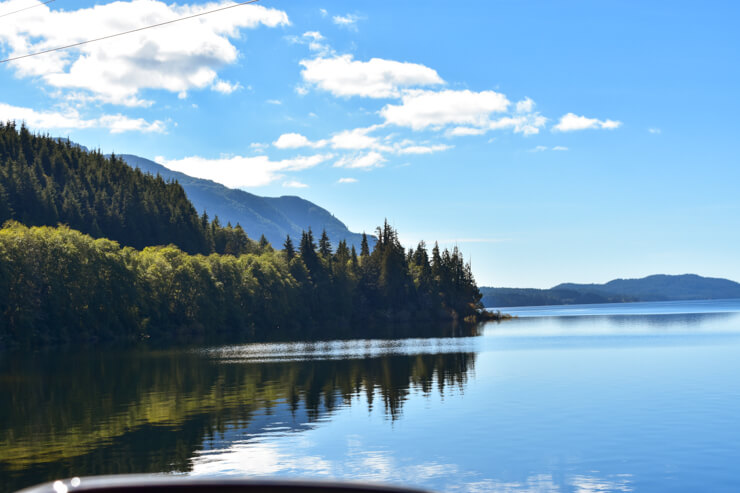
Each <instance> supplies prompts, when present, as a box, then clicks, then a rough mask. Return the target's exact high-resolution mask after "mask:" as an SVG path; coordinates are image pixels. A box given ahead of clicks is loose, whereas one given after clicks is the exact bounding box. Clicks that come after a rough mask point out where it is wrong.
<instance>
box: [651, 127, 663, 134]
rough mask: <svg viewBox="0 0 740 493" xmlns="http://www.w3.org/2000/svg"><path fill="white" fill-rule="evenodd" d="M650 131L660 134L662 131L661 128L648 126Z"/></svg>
mask: <svg viewBox="0 0 740 493" xmlns="http://www.w3.org/2000/svg"><path fill="white" fill-rule="evenodd" d="M648 132H650V133H651V134H659V133H661V130H660V129H659V128H655V127H653V128H648Z"/></svg>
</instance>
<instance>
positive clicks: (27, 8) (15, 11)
mask: <svg viewBox="0 0 740 493" xmlns="http://www.w3.org/2000/svg"><path fill="white" fill-rule="evenodd" d="M54 1H55V0H47V1H46V2H44V3H37V4H36V5H31V6H30V7H26V8H24V9H18V10H14V11H13V12H8V13H7V14H3V15H0V18H2V17H7V16H9V15H13V14H17V13H18V12H23V11H24V10H31V9H35V8H36V7H41V6H42V5H46V4H47V3H51V2H54Z"/></svg>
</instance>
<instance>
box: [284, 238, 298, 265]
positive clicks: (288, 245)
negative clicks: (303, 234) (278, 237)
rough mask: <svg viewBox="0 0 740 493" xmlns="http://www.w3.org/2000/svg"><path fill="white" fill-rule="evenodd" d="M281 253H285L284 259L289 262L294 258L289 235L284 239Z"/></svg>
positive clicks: (293, 249) (293, 248)
mask: <svg viewBox="0 0 740 493" xmlns="http://www.w3.org/2000/svg"><path fill="white" fill-rule="evenodd" d="M283 251H284V252H285V259H286V260H287V261H288V262H290V261H291V260H293V259H294V258H295V247H294V246H293V240H291V239H290V235H287V236H286V237H285V243H283Z"/></svg>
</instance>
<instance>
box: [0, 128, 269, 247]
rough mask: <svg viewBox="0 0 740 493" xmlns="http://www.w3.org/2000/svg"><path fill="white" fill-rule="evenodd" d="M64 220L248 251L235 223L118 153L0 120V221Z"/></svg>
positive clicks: (144, 241) (118, 234) (112, 232)
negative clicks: (201, 212)
mask: <svg viewBox="0 0 740 493" xmlns="http://www.w3.org/2000/svg"><path fill="white" fill-rule="evenodd" d="M8 219H14V220H16V221H19V222H21V223H23V224H26V225H37V226H40V225H49V226H55V225H56V224H58V223H62V224H67V225H69V226H70V227H71V228H73V229H76V230H79V231H82V232H83V233H87V234H89V235H91V236H93V237H96V238H102V237H104V238H109V239H112V240H115V241H117V242H120V243H121V244H123V245H127V246H131V247H134V248H144V247H146V246H152V245H166V244H170V243H172V244H175V245H177V246H178V247H180V248H181V249H183V250H184V251H186V252H189V253H203V254H208V253H212V252H219V253H226V252H227V250H228V253H246V252H248V251H253V250H254V246H255V245H254V242H250V241H249V240H248V239H247V236H246V234H245V233H244V231H243V230H241V228H237V227H233V228H232V227H226V228H224V227H223V226H222V225H221V224H220V223H219V222H211V221H210V220H209V219H208V217H207V216H198V214H197V212H196V210H195V208H194V207H193V205H192V204H191V203H190V201H189V200H188V198H187V196H186V195H185V192H184V191H183V189H182V187H181V186H180V185H179V184H177V183H175V182H166V181H165V180H164V179H163V178H161V177H153V176H151V175H148V174H144V173H142V172H141V171H137V170H134V169H132V168H131V167H129V166H127V165H126V164H125V163H124V162H122V161H121V160H120V159H119V158H117V157H115V156H111V157H110V158H107V157H105V156H103V155H102V154H100V153H99V152H88V151H87V150H86V149H85V148H84V147H81V146H78V145H73V144H71V143H69V142H64V141H60V140H59V139H52V138H50V137H43V136H37V135H34V134H32V133H31V132H30V131H29V130H28V129H27V128H25V126H21V127H20V128H17V126H16V125H15V124H14V123H7V124H2V123H0V224H2V223H3V222H4V221H6V220H8Z"/></svg>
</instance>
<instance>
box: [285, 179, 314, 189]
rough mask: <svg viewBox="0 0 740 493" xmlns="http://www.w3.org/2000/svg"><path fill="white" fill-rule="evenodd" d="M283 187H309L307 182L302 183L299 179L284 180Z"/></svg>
mask: <svg viewBox="0 0 740 493" xmlns="http://www.w3.org/2000/svg"><path fill="white" fill-rule="evenodd" d="M283 187H285V188H308V185H306V184H305V183H301V182H300V181H297V180H290V181H285V182H283Z"/></svg>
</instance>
